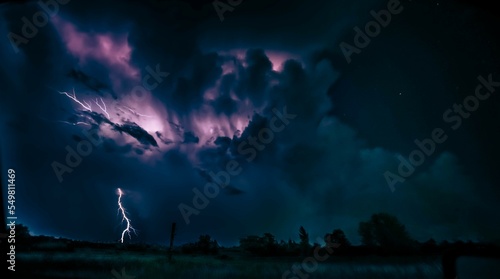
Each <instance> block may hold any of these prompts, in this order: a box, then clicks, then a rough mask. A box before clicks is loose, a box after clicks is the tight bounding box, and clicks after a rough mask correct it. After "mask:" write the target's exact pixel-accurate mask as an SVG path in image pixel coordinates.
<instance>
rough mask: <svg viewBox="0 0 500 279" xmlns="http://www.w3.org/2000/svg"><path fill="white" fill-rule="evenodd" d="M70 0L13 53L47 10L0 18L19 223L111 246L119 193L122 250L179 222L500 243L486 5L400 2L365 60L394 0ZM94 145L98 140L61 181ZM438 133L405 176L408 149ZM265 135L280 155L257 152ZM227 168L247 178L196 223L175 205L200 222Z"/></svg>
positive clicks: (211, 228)
mask: <svg viewBox="0 0 500 279" xmlns="http://www.w3.org/2000/svg"><path fill="white" fill-rule="evenodd" d="M65 1H66V2H67V3H66V2H65ZM65 1H63V0H61V1H60V2H61V4H58V7H59V8H58V11H57V12H54V13H53V14H52V15H51V16H50V17H49V18H50V19H49V21H48V22H47V23H46V24H45V25H44V26H42V27H39V28H37V29H38V30H37V31H36V32H34V33H36V34H34V35H33V34H32V33H31V34H28V35H33V36H32V38H25V40H24V41H19V42H18V43H17V46H16V43H12V42H11V40H10V39H11V38H12V36H13V35H12V34H14V33H15V34H17V35H18V36H23V32H25V33H26V32H28V33H29V32H32V31H33V30H24V31H23V28H24V29H26V27H23V25H25V21H23V17H26V20H27V21H29V22H33V15H34V14H36V13H37V12H39V11H43V9H42V8H41V7H40V6H39V5H38V4H37V2H36V1H25V2H24V3H9V4H1V5H0V13H1V17H0V35H1V36H0V104H1V108H0V110H1V112H0V120H1V125H0V128H1V131H0V133H1V141H0V147H1V150H0V154H1V166H2V170H1V171H2V173H1V177H2V179H3V180H6V175H7V169H8V168H12V169H14V170H15V171H16V182H17V183H16V201H17V203H16V208H17V216H18V218H19V220H18V222H21V223H23V224H25V225H27V226H28V227H29V228H30V230H31V232H32V233H33V234H36V235H41V234H43V235H51V236H60V237H67V238H72V239H80V240H91V241H117V240H118V239H119V237H120V234H121V232H122V230H123V228H124V224H122V223H121V219H122V218H121V216H120V215H119V212H118V211H117V209H118V205H117V201H118V190H117V189H118V188H120V189H122V190H123V193H124V195H123V196H122V202H123V205H124V207H125V208H126V209H127V212H128V217H129V218H130V219H131V220H132V224H133V226H134V228H135V229H136V230H137V235H134V234H132V240H131V241H144V242H150V243H166V242H167V239H168V237H169V229H170V224H171V223H172V222H177V226H178V233H177V241H179V243H182V242H187V241H192V240H194V239H195V238H197V237H198V236H199V235H200V234H210V235H211V236H212V237H213V238H215V239H217V240H218V241H219V242H220V243H221V244H223V245H233V244H236V243H237V241H238V239H239V238H241V237H243V236H246V235H251V234H259V235H260V234H262V233H264V232H271V233H273V234H275V235H276V237H277V238H278V239H285V240H288V239H289V238H292V239H297V238H298V228H299V227H300V226H304V227H305V228H306V229H308V231H309V232H310V235H311V239H315V238H316V237H318V236H323V235H324V234H325V233H326V232H331V231H332V230H333V229H335V228H341V229H343V230H344V231H345V232H346V234H347V236H348V237H349V239H351V241H352V242H353V243H359V236H358V234H357V228H358V223H359V222H360V221H365V220H367V219H369V218H370V216H371V215H372V214H374V213H378V212H387V213H390V214H393V215H395V216H397V217H398V219H399V220H400V221H401V222H402V223H403V224H405V225H406V227H407V229H408V231H409V232H410V234H411V236H412V237H414V238H415V239H417V240H420V241H423V240H427V239H429V238H434V239H436V240H438V241H441V240H444V239H448V240H459V239H462V240H469V239H470V240H478V241H490V240H497V239H498V232H499V231H500V223H499V222H498V218H499V217H500V216H499V214H500V213H499V212H500V204H499V197H500V190H499V188H498V186H499V185H500V183H499V182H500V172H499V170H498V166H499V164H498V160H499V157H500V148H499V145H498V143H499V142H500V124H499V121H498V119H499V118H500V114H499V111H498V108H499V105H500V96H498V94H499V92H500V86H499V85H500V84H498V82H497V81H499V82H500V70H499V68H498V65H500V64H499V62H500V55H499V54H500V53H499V52H498V50H499V49H500V44H499V40H498V39H499V38H498V27H499V26H500V25H499V20H498V19H496V18H495V16H494V14H493V12H492V8H491V7H488V6H484V5H476V6H472V5H469V4H467V3H466V2H463V1H435V0H434V1H415V0H413V1H409V0H401V2H400V4H399V6H398V7H399V12H398V13H395V14H392V15H391V21H390V22H389V23H388V24H387V25H386V26H385V27H381V28H380V32H379V34H378V35H376V36H373V37H372V38H370V41H369V43H367V45H365V46H364V47H362V48H356V43H355V35H356V31H355V28H356V27H359V28H360V29H362V30H365V26H366V25H367V23H369V22H370V21H372V20H374V17H373V15H372V14H371V13H370V11H372V10H373V11H374V12H378V11H380V10H383V9H384V10H387V9H388V3H392V4H390V5H396V6H397V3H396V4H395V3H394V2H395V1H394V0H391V1H387V0H384V1H378V0H360V1H340V0H335V1H333V0H320V1H313V2H310V1H295V0H288V1H278V0H269V1H256V0H243V1H241V3H239V4H238V5H235V6H234V7H232V6H230V5H229V4H227V3H228V2H232V3H236V2H239V1H228V2H226V1H224V0H223V1H220V3H223V4H222V6H218V7H219V8H220V9H227V10H226V11H224V12H223V13H221V12H220V10H219V14H218V12H217V8H215V7H214V5H213V3H212V1H174V0H172V1H167V0H165V1H160V0H149V1H109V0H106V1H103V0H100V1H79V0H70V1H69V2H68V1H67V0H65ZM49 2H50V1H49ZM62 3H66V4H62ZM39 20H40V21H43V17H41V19H39ZM379 26H380V25H379ZM28 29H29V28H28ZM18 39H19V37H18ZM358 39H359V38H358ZM360 40H362V39H360ZM342 42H344V46H345V45H346V44H348V45H349V46H350V47H351V50H352V49H356V51H355V52H353V53H351V54H350V55H344V54H343V48H341V45H342V44H341V43H342ZM344 51H345V49H344ZM346 57H347V58H346ZM480 76H481V77H482V78H478V77H480ZM481 79H482V80H483V81H481ZM488 80H489V84H490V85H489V86H487V85H486V83H488ZM495 84H496V85H495ZM479 85H481V86H482V87H481V88H480V90H478V92H480V93H475V92H476V89H477V87H478V86H479ZM495 89H496V91H495ZM73 93H74V94H75V95H73ZM490 93H491V94H490ZM478 94H481V95H478ZM475 96H482V97H481V98H482V99H483V100H478V98H479V97H475ZM485 96H488V97H485ZM464 100H468V101H467V102H468V103H467V104H466V105H464ZM474 100H475V101H477V103H475V101H474ZM455 104H456V106H455V107H454V105H455ZM458 105H462V113H460V112H459V111H458V107H457V106H458ZM473 106H476V107H474V108H473V109H472V110H471V111H470V112H468V110H467V109H466V107H468V108H469V109H470V108H471V107H473ZM284 110H286V112H284ZM283 114H289V118H283V117H284V116H283ZM280 115H281V117H278V116H280ZM292 115H293V116H292ZM273 119H274V120H273ZM276 119H278V121H277V120H276ZM283 119H284V120H283ZM273 123H274V124H273ZM284 123H285V124H286V125H285V124H284ZM273 125H274V126H279V127H281V128H283V129H281V130H280V131H275V132H272V134H270V133H269V131H270V130H269V127H273ZM435 129H438V130H435ZM85 131H87V133H89V132H88V131H90V133H93V132H96V133H94V134H93V135H94V136H96V135H97V137H96V139H100V140H101V141H102V142H101V143H100V144H97V145H95V146H94V145H92V147H91V148H92V150H91V151H89V155H88V156H84V157H82V159H81V162H78V163H75V164H76V166H75V167H70V166H68V163H67V162H66V156H67V154H68V152H69V151H68V150H69V149H71V150H76V149H77V146H79V144H80V143H81V142H82V141H85V140H86V136H85V135H84V134H85ZM263 131H264V132H263ZM439 132H441V133H440V136H437V138H440V139H441V140H443V139H444V138H446V140H444V142H442V143H434V145H435V150H434V151H433V152H428V153H429V155H425V156H424V157H423V159H422V160H423V162H420V163H422V164H419V166H416V167H415V169H414V171H413V173H411V175H408V176H407V177H403V176H401V175H400V174H399V173H398V166H399V165H400V160H401V158H406V159H404V160H408V157H409V154H410V153H411V152H412V151H414V150H419V149H418V148H419V147H418V146H417V144H416V143H415V141H416V140H418V141H420V142H422V141H424V140H425V139H432V138H433V135H434V136H435V135H436V133H437V134H439ZM270 135H272V138H271V139H269V136H270ZM259 137H261V138H262V137H264V138H265V139H266V140H268V139H269V141H266V142H267V143H266V144H263V143H262V142H260V143H254V144H251V140H250V139H251V138H253V139H259ZM244 142H245V143H244ZM242 144H243V146H244V148H242V147H241V145H242ZM80 145H81V144H80ZM80 147H81V150H80V151H82V150H83V151H85V152H86V149H85V148H88V146H87V145H86V146H83V147H82V146H80ZM68 148H69V149H68ZM242 149H243V150H242ZM242 151H243V152H242ZM417 153H418V152H417ZM420 153H422V152H420ZM414 154H416V153H414ZM422 154H423V153H422ZM254 155H255V156H254ZM415 158H416V157H415ZM417 161H418V160H417ZM55 162H57V163H55ZM228 162H231V163H230V164H237V169H238V170H239V171H238V174H236V175H232V176H231V177H230V182H229V185H224V186H225V187H223V188H220V189H219V188H217V189H219V190H220V192H219V193H218V195H216V196H215V197H214V198H211V199H209V204H208V206H206V207H205V208H203V209H201V210H199V214H198V215H196V214H193V215H191V216H189V224H186V222H185V218H184V217H183V215H182V214H181V211H180V210H179V206H180V205H181V204H184V205H185V206H189V207H193V208H194V205H193V197H194V195H195V193H194V192H193V188H195V189H198V190H199V191H201V192H203V191H204V187H205V185H207V184H210V183H212V182H214V179H213V178H212V176H211V175H210V173H211V172H212V173H218V172H220V171H223V170H225V169H226V166H227V164H228ZM61 165H64V167H62V168H63V169H64V168H66V169H70V170H71V172H69V171H67V172H63V174H61V173H59V175H57V171H56V170H55V169H54V168H56V169H58V168H59V171H61ZM55 166H58V167H55ZM388 172H390V173H391V174H393V175H394V176H391V177H393V178H394V177H395V176H396V175H398V176H400V179H397V180H398V181H396V182H395V184H394V185H393V187H394V188H393V190H394V191H392V190H391V187H390V186H389V184H391V183H389V184H388V182H387V179H386V178H387V176H388ZM403 179H404V182H403V181H402V180H403ZM5 184H6V183H4V185H5ZM212 185H213V184H212ZM5 188H6V185H5ZM4 191H5V192H6V189H4ZM195 191H196V190H195ZM5 196H6V195H4V200H5ZM181 208H186V207H183V206H181ZM126 240H127V241H130V240H129V239H128V237H127V239H126Z"/></svg>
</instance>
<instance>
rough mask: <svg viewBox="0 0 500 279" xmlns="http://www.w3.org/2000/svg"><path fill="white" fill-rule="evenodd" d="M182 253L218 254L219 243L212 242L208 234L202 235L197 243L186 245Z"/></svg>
mask: <svg viewBox="0 0 500 279" xmlns="http://www.w3.org/2000/svg"><path fill="white" fill-rule="evenodd" d="M182 252H183V253H187V254H191V253H202V254H217V253H218V252H219V243H217V241H216V240H212V239H211V237H210V236H209V235H208V234H207V235H200V237H199V238H198V241H197V242H195V243H188V244H184V245H183V246H182Z"/></svg>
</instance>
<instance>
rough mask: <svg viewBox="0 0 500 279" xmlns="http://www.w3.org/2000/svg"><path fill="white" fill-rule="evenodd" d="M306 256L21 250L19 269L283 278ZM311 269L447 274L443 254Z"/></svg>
mask: <svg viewBox="0 0 500 279" xmlns="http://www.w3.org/2000/svg"><path fill="white" fill-rule="evenodd" d="M301 262H302V259H300V258H295V259H282V258H245V257H234V258H231V259H219V258H217V257H213V256H189V255H178V256H174V261H173V262H172V263H168V262H167V257H166V255H162V254H153V253H151V254H149V253H138V252H126V251H101V250H99V251H97V250H90V249H82V250H78V251H75V252H30V253H20V254H19V255H18V266H17V271H16V273H18V275H21V274H23V275H26V276H28V275H29V276H31V277H26V278H40V279H43V278H53V279H56V278H75V279H78V278H92V279H99V278H106V279H110V278H115V277H114V276H113V275H112V273H111V270H113V269H114V270H116V271H118V273H121V270H122V268H125V271H126V274H128V275H130V276H131V277H129V278H128V279H132V278H135V279H159V278H168V279H173V278H186V279H192V278H193V279H194V278H204V279H220V278H231V279H234V278H241V279H254V278H258V279H267V278H275V279H279V278H282V276H283V273H284V272H285V271H286V270H290V269H291V267H292V265H294V264H300V263H301ZM302 271H303V270H302ZM303 272H304V273H305V271H303ZM308 274H309V275H310V276H309V278H310V279H314V278H318V279H321V278H325V279H326V278H329V279H330V278H353V279H357V278H384V279H391V278H408V279H417V278H418V279H420V278H422V279H423V278H426V279H427V278H431V279H432V278H440V279H441V278H442V272H441V266H440V262H439V260H438V259H429V258H427V259H395V258H374V257H373V258H372V257H367V258H357V259H345V258H333V259H332V260H331V261H328V262H324V263H319V264H318V266H317V268H316V270H315V271H314V272H311V273H308ZM294 276H296V275H289V276H288V277H286V278H289V279H291V278H298V277H294ZM23 278H24V277H23ZM115 279H122V278H115ZM123 279H127V278H123Z"/></svg>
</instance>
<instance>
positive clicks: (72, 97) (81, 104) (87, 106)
mask: <svg viewBox="0 0 500 279" xmlns="http://www.w3.org/2000/svg"><path fill="white" fill-rule="evenodd" d="M59 94H64V95H66V96H67V97H68V98H70V99H71V100H73V101H75V102H76V103H77V104H79V105H80V106H82V107H83V108H84V109H86V110H88V111H92V107H91V106H90V104H89V103H87V102H85V101H83V102H81V101H80V100H78V99H77V98H76V93H75V89H73V95H70V94H68V92H61V91H59Z"/></svg>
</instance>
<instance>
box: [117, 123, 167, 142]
mask: <svg viewBox="0 0 500 279" xmlns="http://www.w3.org/2000/svg"><path fill="white" fill-rule="evenodd" d="M113 129H114V130H115V131H118V132H120V133H122V132H123V133H127V134H128V135H130V136H132V137H133V138H135V139H137V141H139V142H140V143H142V144H144V145H146V146H149V145H152V146H156V147H158V143H157V142H156V140H155V138H154V137H153V136H152V135H150V134H149V133H148V132H146V130H144V129H143V128H142V127H141V126H139V125H137V124H136V123H134V122H129V123H125V124H123V125H119V124H115V125H114V126H113Z"/></svg>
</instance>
